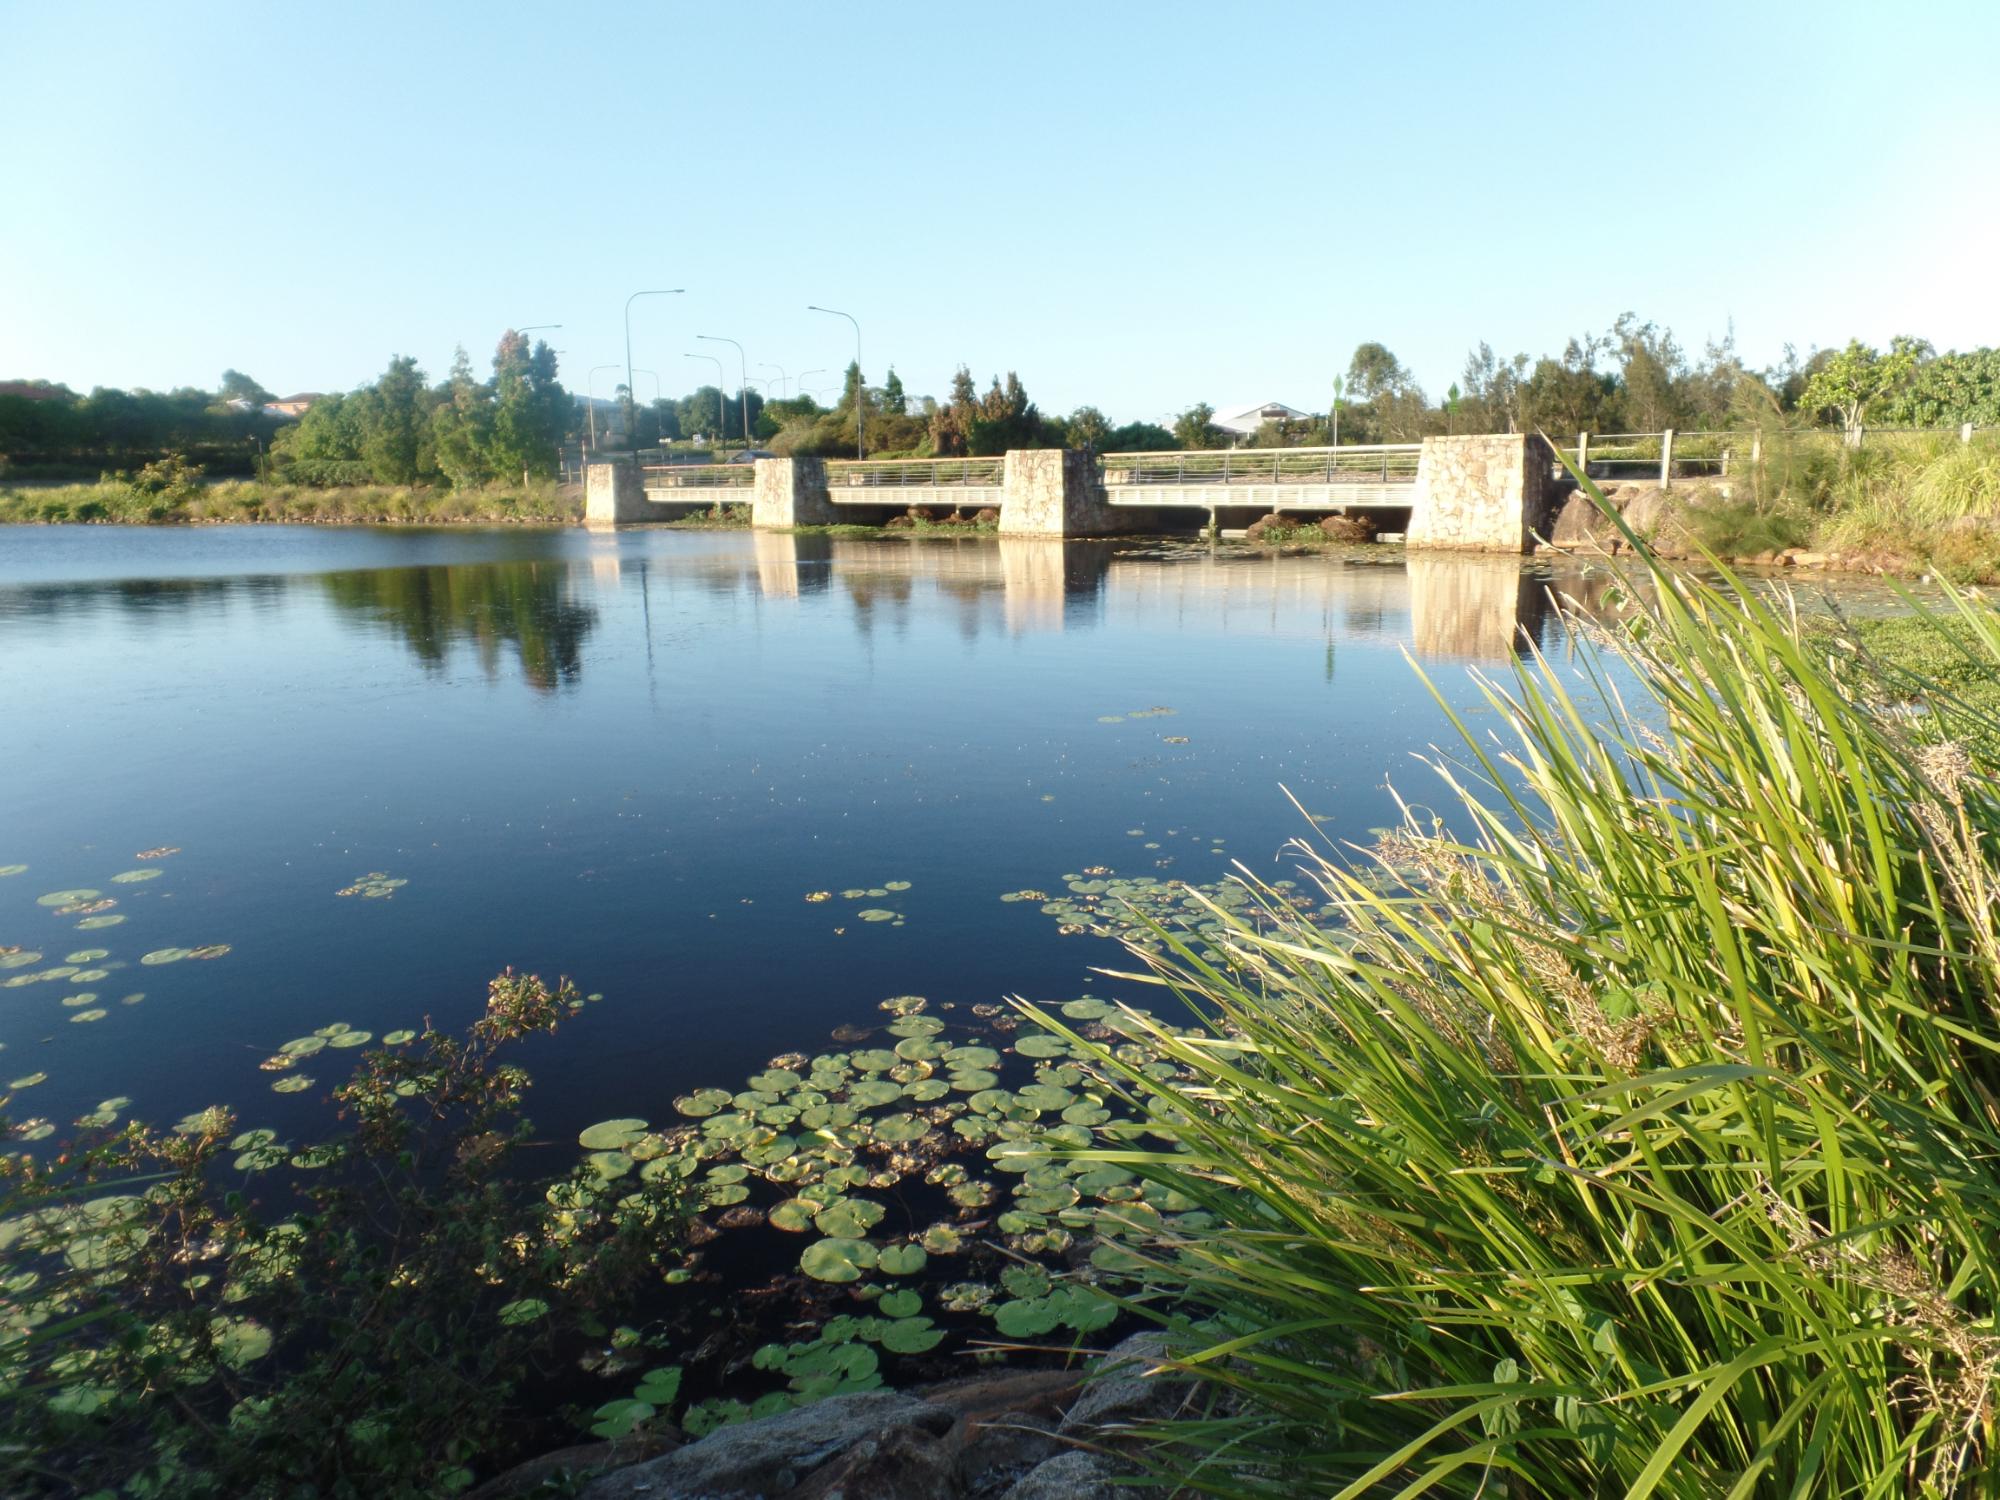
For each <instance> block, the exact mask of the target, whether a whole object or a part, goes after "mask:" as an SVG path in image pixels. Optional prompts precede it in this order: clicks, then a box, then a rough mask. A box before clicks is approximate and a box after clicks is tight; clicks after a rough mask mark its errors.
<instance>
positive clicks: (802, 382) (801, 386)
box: [792, 369, 826, 396]
mask: <svg viewBox="0 0 2000 1500" xmlns="http://www.w3.org/2000/svg"><path fill="white" fill-rule="evenodd" d="M825 373H826V371H825V370H823V369H820V370H801V371H799V378H798V380H797V382H796V383H795V384H794V385H793V386H792V389H793V390H794V391H803V392H805V394H806V395H808V396H816V395H818V394H819V393H818V392H817V391H814V390H811V389H809V388H808V387H807V385H806V376H808V375H824V374H825Z"/></svg>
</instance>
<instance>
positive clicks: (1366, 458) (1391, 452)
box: [1102, 443, 1423, 485]
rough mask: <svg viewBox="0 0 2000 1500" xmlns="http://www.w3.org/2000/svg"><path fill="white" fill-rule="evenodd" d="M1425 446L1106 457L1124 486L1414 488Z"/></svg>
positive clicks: (1111, 479) (1112, 479)
mask: <svg viewBox="0 0 2000 1500" xmlns="http://www.w3.org/2000/svg"><path fill="white" fill-rule="evenodd" d="M1422 451H1423V445H1422V444H1421V443H1373V444H1368V445H1366V446H1363V445H1360V444H1355V445H1351V446H1348V447H1345V448H1230V449H1224V450H1221V451H1218V452H1209V453H1107V454H1105V455H1104V457H1103V459H1102V462H1103V465H1104V482H1105V483H1106V484H1107V485H1120V484H1398V483H1409V484H1414V483H1415V482H1416V478H1417V458H1418V455H1419V454H1420V453H1421V452H1422Z"/></svg>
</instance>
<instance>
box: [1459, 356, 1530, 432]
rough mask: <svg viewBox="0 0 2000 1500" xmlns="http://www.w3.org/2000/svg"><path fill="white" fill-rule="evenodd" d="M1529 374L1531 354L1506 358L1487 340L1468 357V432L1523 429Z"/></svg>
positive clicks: (1464, 377)
mask: <svg viewBox="0 0 2000 1500" xmlns="http://www.w3.org/2000/svg"><path fill="white" fill-rule="evenodd" d="M1527 374H1528V356H1527V355H1525V354H1517V355H1515V356H1514V357H1513V358H1512V359H1508V360H1502V359H1501V358H1499V356H1497V355H1496V354H1494V352H1493V346H1492V345H1491V344H1489V343H1487V342H1486V341H1485V340H1484V339H1481V340H1480V341H1479V347H1478V348H1477V349H1475V350H1473V351H1472V352H1471V353H1470V354H1468V355H1466V356H1465V370H1464V372H1463V374H1462V375H1461V377H1460V378H1461V379H1463V380H1464V382H1465V396H1464V405H1463V407H1462V408H1461V409H1462V410H1463V411H1464V412H1465V422H1466V431H1468V432H1519V431H1520V430H1521V399H1522V383H1523V381H1524V380H1525V378H1526V377H1527Z"/></svg>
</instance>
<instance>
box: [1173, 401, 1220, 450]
mask: <svg viewBox="0 0 2000 1500" xmlns="http://www.w3.org/2000/svg"><path fill="white" fill-rule="evenodd" d="M1227 442H1228V435H1227V434H1226V433H1224V432H1223V430H1222V429H1221V428H1220V427H1217V426H1216V425H1215V408H1214V407H1212V406H1210V405H1209V404H1208V403H1207V402H1206V401H1197V402H1195V404H1194V405H1193V406H1190V407H1189V408H1188V409H1187V410H1186V411H1184V412H1182V413H1181V414H1180V415H1179V416H1178V417H1175V418H1174V445H1175V446H1176V447H1179V448H1185V449H1188V450H1189V451H1198V450H1201V449H1205V448H1221V447H1224V446H1226V445H1227Z"/></svg>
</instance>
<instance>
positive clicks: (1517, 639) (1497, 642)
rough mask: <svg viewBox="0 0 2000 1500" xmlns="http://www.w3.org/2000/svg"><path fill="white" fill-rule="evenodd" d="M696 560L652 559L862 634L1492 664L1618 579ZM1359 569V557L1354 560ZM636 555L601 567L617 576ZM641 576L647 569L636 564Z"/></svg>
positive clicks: (794, 539)
mask: <svg viewBox="0 0 2000 1500" xmlns="http://www.w3.org/2000/svg"><path fill="white" fill-rule="evenodd" d="M716 541H717V545H715V546H714V548H713V549H712V550H708V551H705V552H703V553H701V554H699V555H696V556H687V555H685V554H683V555H678V556H674V557H672V558H671V559H667V558H657V557H656V558H653V559H651V560H650V566H651V568H652V569H653V570H654V575H655V586H657V583H658V580H659V579H661V578H663V577H666V576H669V575H671V576H672V577H674V578H677V579H680V580H683V581H693V582H696V583H697V584H698V586H701V587H705V588H708V589H712V590H716V591H720V592H726V593H738V592H740V593H746V594H754V595H756V596H757V597H760V598H764V599H774V600H775V599H802V598H806V597H809V596H830V597H834V598H839V599H844V600H845V601H846V603H847V605H848V607H849V609H850V611H851V619H852V623H853V625H854V627H855V628H856V629H857V630H859V631H861V632H863V633H864V634H867V633H873V632H875V631H878V630H883V631H889V632H892V633H901V632H903V631H905V630H910V629H915V628H922V622H923V621H924V620H926V619H928V620H929V621H931V622H932V624H933V626H934V625H935V621H936V617H937V615H938V614H939V613H940V611H939V608H938V605H939V603H940V601H942V602H944V603H945V604H947V605H948V606H949V607H948V608H947V609H945V610H944V611H943V613H944V614H945V615H946V617H947V618H948V619H950V620H951V621H953V622H954V623H955V624H956V626H957V630H958V633H959V634H961V635H963V636H965V637H966V638H968V639H970V638H972V637H975V636H978V635H982V634H989V633H999V634H1005V635H1009V636H1025V635H1033V634H1041V633H1050V632H1060V631H1066V630H1070V631H1074V630H1089V629H1092V628H1095V627H1096V626H1097V625H1099V624H1100V623H1115V624H1118V625H1120V626H1122V627H1125V628H1126V629H1128V630H1143V631H1151V632H1156V633H1158V634H1159V635H1160V636H1161V638H1162V642H1163V645H1167V644H1168V643H1169V638H1170V637H1171V635H1172V634H1173V633H1174V632H1175V631H1176V630H1177V629H1179V628H1181V626H1182V625H1183V624H1186V625H1188V626H1194V625H1197V624H1200V625H1203V626H1205V627H1207V628H1210V629H1217V628H1219V629H1221V630H1223V631H1228V630H1230V629H1231V627H1232V626H1233V625H1241V626H1242V627H1244V629H1245V633H1246V635H1247V636H1260V637H1265V638H1278V639H1282V638H1286V637H1291V638H1296V639H1312V640H1320V639H1323V638H1324V637H1326V636H1327V635H1328V634H1329V633H1337V634H1339V635H1340V636H1342V637H1343V638H1346V639H1350V640H1351V639H1373V640H1376V641H1379V642H1380V643H1382V644H1384V645H1395V646H1403V645H1407V646H1408V647H1410V649H1411V650H1413V651H1414V652H1415V653H1416V654H1417V655H1419V656H1423V657H1435V658H1444V659H1455V660H1465V661H1501V660H1505V659H1507V658H1508V657H1510V656H1517V655H1520V654H1521V653H1523V652H1524V651H1526V650H1527V649H1528V648H1529V646H1530V645H1531V644H1533V645H1545V644H1547V643H1548V642H1549V640H1550V639H1551V638H1552V636H1553V634H1554V632H1555V631H1556V630H1558V629H1559V628H1560V625H1559V616H1558V612H1557V610H1556V608H1555V606H1554V605H1553V604H1552V602H1551V600H1550V591H1551V589H1553V590H1555V591H1556V592H1557V593H1559V594H1561V595H1564V596H1566V597H1567V596H1576V597H1580V598H1582V599H1583V600H1584V602H1585V605H1586V607H1589V605H1590V603H1591V601H1592V599H1593V598H1594V597H1595V596H1597V595H1599V594H1601V593H1602V592H1603V589H1604V588H1605V586H1606V585H1607V584H1608V583H1609V582H1610V581H1612V575H1610V574H1608V573H1605V572H1604V571H1603V570H1602V569H1598V570H1597V572H1596V577H1595V578H1593V577H1592V576H1591V573H1590V571H1589V570H1586V569H1582V568H1577V567H1575V566H1574V565H1568V564H1565V565H1560V571H1554V570H1551V569H1550V568H1549V567H1547V566H1538V565H1533V564H1529V565H1524V564H1523V563H1522V562H1521V561H1519V560H1517V559H1514V558H1509V557H1496V556H1489V555H1480V554H1467V553H1454V552H1409V553H1400V552H1391V551H1383V552H1380V553H1363V554H1359V555H1358V556H1356V557H1354V558H1353V559H1352V560H1349V559H1348V558H1346V557H1344V556H1343V555H1342V554H1330V553H1304V554H1294V555H1276V556H1274V555H1271V554H1265V553H1251V552H1236V551H1229V550H1222V551H1217V550H1213V549H1210V548H1208V547H1207V546H1205V545H1202V544H1199V543H1174V542H1168V543H1164V544H1162V543H1147V544H1136V543H1131V542H1116V541H1088V540H1076V541H1063V540H1057V539H1053V538H1046V539H1045V538H1014V537H1001V538H997V539H996V538H990V537H978V538H974V537H965V538H951V537H941V538H935V539H933V538H917V539H898V540H894V541H890V540H879V541H878V540H875V539H872V538H866V537H829V536H822V535H812V534H803V535H801V534H794V533H789V532H776V531H767V532H752V533H749V534H747V535H744V534H731V535H728V536H727V537H722V538H717V539H716ZM1363 559H1365V561H1364V560H1363ZM636 561H637V560H636V559H632V558H629V557H607V558H605V559H603V560H601V561H600V563H599V566H604V567H608V568H610V569H612V570H619V571H622V570H626V569H630V568H632V567H633V566H634V565H635V562H636ZM640 565H641V566H645V565H647V564H640Z"/></svg>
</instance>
